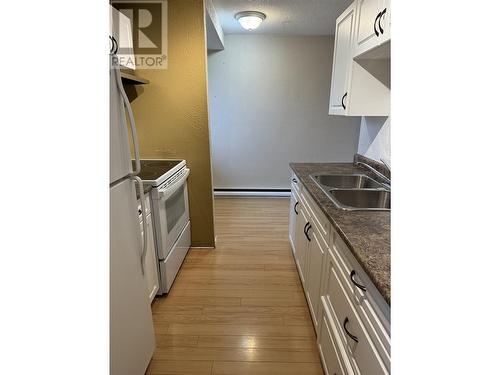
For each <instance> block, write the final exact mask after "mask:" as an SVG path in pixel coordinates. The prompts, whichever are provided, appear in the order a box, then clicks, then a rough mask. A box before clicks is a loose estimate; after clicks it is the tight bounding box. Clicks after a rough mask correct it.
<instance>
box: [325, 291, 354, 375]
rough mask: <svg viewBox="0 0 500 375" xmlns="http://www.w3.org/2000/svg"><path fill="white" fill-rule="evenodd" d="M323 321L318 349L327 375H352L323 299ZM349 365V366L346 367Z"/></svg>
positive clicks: (338, 335) (337, 332)
mask: <svg viewBox="0 0 500 375" xmlns="http://www.w3.org/2000/svg"><path fill="white" fill-rule="evenodd" d="M320 308H321V316H320V318H321V321H320V327H319V332H318V349H319V355H320V357H321V362H322V363H323V368H324V369H325V373H326V375H347V374H352V373H353V372H352V369H351V368H350V367H349V361H348V360H347V353H346V352H345V350H344V348H343V346H342V343H341V341H340V334H339V331H338V329H337V328H336V327H335V323H334V322H333V319H332V317H331V315H330V314H329V312H328V309H327V308H325V303H324V301H323V299H321V304H320ZM346 360H347V361H346ZM346 364H347V365H346Z"/></svg>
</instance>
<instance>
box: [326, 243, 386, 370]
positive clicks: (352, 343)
mask: <svg viewBox="0 0 500 375" xmlns="http://www.w3.org/2000/svg"><path fill="white" fill-rule="evenodd" d="M339 274H340V270H339V267H338V264H337V262H336V260H335V258H334V256H333V254H332V253H331V252H329V254H328V255H327V262H326V272H325V280H324V283H323V285H324V289H323V291H322V294H323V296H324V299H325V302H326V305H327V306H326V308H327V309H328V310H329V311H330V312H331V314H332V317H333V320H334V323H335V324H336V325H337V328H338V330H339V332H341V340H342V342H343V344H344V345H345V347H346V349H347V353H348V355H349V358H350V360H351V364H352V366H353V369H354V372H355V373H356V374H370V375H379V374H388V373H389V372H388V371H387V369H386V366H385V362H386V361H384V360H383V358H382V357H381V353H379V348H377V346H376V345H375V344H374V342H373V341H372V339H371V338H370V335H369V333H368V331H367V330H366V328H365V326H364V325H363V323H362V321H361V319H360V317H359V314H358V312H357V311H356V309H355V307H354V305H353V303H352V302H351V298H350V297H349V296H348V293H349V292H348V291H347V290H346V288H345V286H344V285H343V283H342V282H341V281H340V278H339ZM349 335H352V336H353V337H355V338H356V340H357V341H356V340H355V339H354V338H353V337H351V336H349ZM382 355H383V353H382Z"/></svg>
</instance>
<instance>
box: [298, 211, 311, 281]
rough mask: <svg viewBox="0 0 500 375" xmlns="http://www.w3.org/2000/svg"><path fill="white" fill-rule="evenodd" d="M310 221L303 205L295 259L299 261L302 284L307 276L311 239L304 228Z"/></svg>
mask: <svg viewBox="0 0 500 375" xmlns="http://www.w3.org/2000/svg"><path fill="white" fill-rule="evenodd" d="M299 205H300V204H299ZM308 223H309V216H308V215H307V212H305V210H304V208H303V207H301V208H300V209H299V215H298V217H297V230H296V232H295V260H296V262H297V268H298V270H299V276H300V279H301V281H302V285H305V282H306V277H307V274H306V272H307V248H308V246H309V241H308V240H307V238H306V235H305V234H304V228H305V227H306V224H308Z"/></svg>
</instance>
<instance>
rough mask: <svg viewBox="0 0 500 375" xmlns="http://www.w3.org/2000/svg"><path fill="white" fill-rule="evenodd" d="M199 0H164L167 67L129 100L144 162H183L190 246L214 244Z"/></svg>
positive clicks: (152, 75)
mask: <svg viewBox="0 0 500 375" xmlns="http://www.w3.org/2000/svg"><path fill="white" fill-rule="evenodd" d="M206 53H207V52H206V44H205V21H204V5H203V0H168V69H166V70H138V71H137V75H140V76H141V77H144V78H147V79H149V80H150V84H149V85H146V86H145V87H144V88H138V89H137V91H138V93H139V96H138V98H137V99H135V100H134V101H133V102H132V107H133V110H134V115H135V119H136V122H137V128H138V135H139V142H140V153H141V158H144V159H148V158H149V159H152V158H157V159H171V158H182V159H186V161H187V164H188V167H189V168H190V169H191V174H190V177H189V180H188V186H189V205H190V214H191V231H192V234H191V238H192V246H207V247H212V246H214V219H213V194H212V174H211V163H210V139H209V127H208V98H207V66H206Z"/></svg>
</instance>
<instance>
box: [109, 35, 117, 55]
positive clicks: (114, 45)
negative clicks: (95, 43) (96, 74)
mask: <svg viewBox="0 0 500 375" xmlns="http://www.w3.org/2000/svg"><path fill="white" fill-rule="evenodd" d="M109 39H111V49H110V50H109V53H110V54H112V55H116V52H118V42H117V41H116V39H115V37H114V36H111V35H110V36H109Z"/></svg>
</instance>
